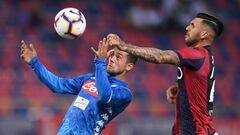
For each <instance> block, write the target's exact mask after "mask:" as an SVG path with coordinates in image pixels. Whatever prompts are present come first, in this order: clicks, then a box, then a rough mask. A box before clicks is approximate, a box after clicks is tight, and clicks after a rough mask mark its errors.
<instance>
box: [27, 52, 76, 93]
mask: <svg viewBox="0 0 240 135" xmlns="http://www.w3.org/2000/svg"><path fill="white" fill-rule="evenodd" d="M29 65H30V66H31V68H32V70H33V71H34V72H35V73H36V75H37V76H38V78H39V79H40V81H41V82H42V83H44V84H45V85H46V86H47V87H48V88H49V89H51V90H52V91H53V92H55V93H62V94H63V93H69V94H74V91H73V90H72V88H71V87H69V85H67V84H68V83H67V82H68V81H69V80H67V79H64V78H60V77H58V76H56V75H54V74H53V73H51V72H49V71H48V70H47V69H46V67H45V66H44V65H43V64H42V63H41V62H40V61H39V59H38V58H37V57H34V58H33V59H32V60H31V61H30V63H29Z"/></svg>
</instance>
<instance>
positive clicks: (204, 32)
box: [200, 30, 209, 39]
mask: <svg viewBox="0 0 240 135" xmlns="http://www.w3.org/2000/svg"><path fill="white" fill-rule="evenodd" d="M208 36H209V32H208V31H206V30H204V31H201V33H200V37H201V39H205V38H207V37H208Z"/></svg>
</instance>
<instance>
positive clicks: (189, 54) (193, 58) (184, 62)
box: [175, 47, 205, 70]
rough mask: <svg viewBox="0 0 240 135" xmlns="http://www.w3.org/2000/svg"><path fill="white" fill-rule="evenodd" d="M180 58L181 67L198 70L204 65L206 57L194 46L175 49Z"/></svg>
mask: <svg viewBox="0 0 240 135" xmlns="http://www.w3.org/2000/svg"><path fill="white" fill-rule="evenodd" d="M175 52H176V53H177V55H178V57H179V60H180V67H182V66H185V67H187V68H189V69H191V70H198V69H200V67H201V66H202V64H203V62H204V59H205V57H204V56H203V55H202V54H201V53H200V52H199V50H197V49H194V48H192V47H188V48H184V49H180V50H177V51H175Z"/></svg>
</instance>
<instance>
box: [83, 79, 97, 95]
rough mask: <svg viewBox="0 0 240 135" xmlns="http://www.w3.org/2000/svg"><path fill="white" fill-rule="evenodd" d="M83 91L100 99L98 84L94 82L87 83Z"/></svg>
mask: <svg viewBox="0 0 240 135" xmlns="http://www.w3.org/2000/svg"><path fill="white" fill-rule="evenodd" d="M82 90H84V91H85V92H87V93H88V94H90V95H93V96H95V97H98V91H97V87H96V83H95V82H94V81H92V80H88V81H86V82H85V83H84V84H83V86H82Z"/></svg>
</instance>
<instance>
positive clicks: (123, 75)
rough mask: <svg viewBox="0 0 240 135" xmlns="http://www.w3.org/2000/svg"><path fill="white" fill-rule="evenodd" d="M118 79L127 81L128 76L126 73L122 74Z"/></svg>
mask: <svg viewBox="0 0 240 135" xmlns="http://www.w3.org/2000/svg"><path fill="white" fill-rule="evenodd" d="M116 78H118V79H119V80H122V81H125V79H126V74H125V73H122V74H120V75H117V76H116Z"/></svg>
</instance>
